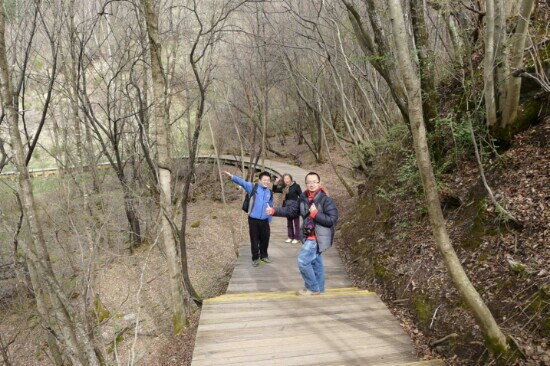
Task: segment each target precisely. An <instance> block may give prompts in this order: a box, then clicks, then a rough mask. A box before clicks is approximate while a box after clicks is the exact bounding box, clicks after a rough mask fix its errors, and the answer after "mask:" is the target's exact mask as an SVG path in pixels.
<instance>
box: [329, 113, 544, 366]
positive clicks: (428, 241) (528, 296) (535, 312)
mask: <svg viewBox="0 0 550 366" xmlns="http://www.w3.org/2000/svg"><path fill="white" fill-rule="evenodd" d="M549 146H550V120H549V119H547V120H546V122H544V123H541V124H539V125H537V126H534V127H532V128H531V129H530V130H528V131H525V132H524V133H522V134H520V135H518V136H516V138H515V139H514V142H513V145H512V147H511V148H510V149H509V150H507V151H506V152H505V153H504V155H503V156H501V157H500V159H495V158H493V160H492V161H490V162H489V161H487V162H485V164H484V165H485V168H486V171H487V173H486V174H487V180H488V182H489V185H490V186H491V187H492V189H493V191H494V193H495V196H496V198H497V200H498V201H499V202H500V204H501V205H502V206H503V207H505V208H506V209H507V210H508V211H509V212H510V213H511V214H512V215H514V216H515V217H516V218H517V219H519V220H520V221H521V222H522V223H523V225H524V226H523V228H522V229H514V228H513V227H510V226H511V225H508V224H506V223H504V222H503V218H502V216H501V215H499V214H498V213H497V212H495V208H494V206H493V204H492V203H491V202H490V201H489V199H488V198H487V194H486V190H485V188H484V187H483V185H482V182H481V180H480V175H479V169H478V165H477V162H476V161H475V160H474V161H465V162H463V163H462V164H461V166H459V167H457V168H456V169H455V170H454V171H453V172H452V174H451V175H449V176H448V177H449V178H446V179H444V180H443V181H442V182H441V187H440V195H441V197H442V201H443V204H444V207H443V209H444V214H445V217H446V219H447V228H448V230H449V234H450V237H451V240H452V241H453V245H454V247H455V250H456V251H457V254H458V256H459V258H460V260H461V263H462V265H463V266H464V268H465V270H466V272H467V274H468V276H469V278H470V279H471V280H472V282H473V284H474V286H475V287H476V289H477V290H478V291H479V292H480V294H481V296H482V298H483V299H484V301H485V302H486V304H487V305H488V306H489V308H490V310H491V312H492V313H493V315H494V317H495V319H496V321H497V323H498V324H499V325H500V326H501V327H502V330H503V331H504V332H505V333H506V334H507V335H510V336H512V337H513V338H514V340H515V342H516V343H517V344H518V345H519V347H520V349H521V352H522V353H523V355H522V356H521V357H520V358H518V359H517V361H516V364H518V365H529V366H535V365H550V346H549V340H550V305H549V304H550V154H549V153H548V152H549ZM391 171H393V172H398V171H399V167H396V166H395V165H394V164H392V163H389V162H382V164H376V163H374V164H373V166H372V171H371V172H369V174H368V178H367V180H366V181H365V182H364V183H363V185H362V186H361V187H360V190H361V191H362V195H361V197H360V199H359V200H358V202H357V203H356V204H354V205H341V207H343V210H342V218H343V220H342V221H341V223H342V226H341V234H342V236H341V237H340V238H341V239H340V246H339V249H340V254H341V255H342V256H343V258H344V261H345V262H346V264H347V266H348V268H349V272H350V274H351V276H352V279H353V281H354V283H355V284H356V285H358V286H360V287H366V288H369V289H371V290H375V291H376V292H378V293H379V294H380V295H381V296H382V298H383V300H384V301H385V302H386V304H387V305H388V306H389V307H390V308H391V309H392V311H393V313H394V315H395V316H396V317H397V318H398V319H400V321H401V323H402V326H403V327H404V329H405V330H406V331H407V332H408V333H409V334H410V335H411V337H412V338H413V340H414V342H415V344H416V347H417V352H418V355H419V357H421V358H431V357H438V358H443V359H445V361H446V363H447V364H449V365H478V364H492V365H500V364H503V361H502V360H490V359H489V358H488V355H487V353H486V351H485V348H484V346H483V339H482V337H481V334H480V330H479V327H478V326H477V325H476V324H475V321H474V319H473V317H472V316H471V314H470V313H469V311H468V310H467V308H466V306H465V305H464V303H463V302H462V300H461V298H460V297H459V295H458V293H457V290H456V288H455V287H454V285H453V284H452V282H451V281H450V278H449V276H448V274H447V271H446V269H445V266H444V264H443V262H442V259H441V256H440V255H439V253H438V252H437V250H436V248H435V242H434V239H433V235H432V232H431V227H430V224H429V220H428V218H427V214H426V212H425V210H424V209H423V207H424V204H423V198H422V195H421V194H418V192H417V193H416V194H415V193H414V192H411V190H410V189H403V187H402V185H401V184H400V180H399V177H396V175H395V173H393V174H392V173H391ZM420 193H421V192H420ZM450 198H453V199H450ZM457 199H458V200H457ZM365 228H367V229H365ZM447 336H448V337H447ZM444 337H447V338H444Z"/></svg>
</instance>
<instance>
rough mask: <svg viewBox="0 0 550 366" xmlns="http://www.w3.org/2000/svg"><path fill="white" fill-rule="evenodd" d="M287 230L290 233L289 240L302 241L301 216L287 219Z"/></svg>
mask: <svg viewBox="0 0 550 366" xmlns="http://www.w3.org/2000/svg"><path fill="white" fill-rule="evenodd" d="M286 228H287V231H288V238H289V239H296V240H300V216H296V217H295V218H293V219H289V218H287V219H286Z"/></svg>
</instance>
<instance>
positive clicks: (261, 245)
mask: <svg viewBox="0 0 550 366" xmlns="http://www.w3.org/2000/svg"><path fill="white" fill-rule="evenodd" d="M248 230H249V232H250V251H251V252H252V260H253V261H254V260H256V259H259V258H267V257H268V255H267V247H268V246H269V235H270V234H271V231H270V228H269V221H268V220H257V219H253V218H251V217H248Z"/></svg>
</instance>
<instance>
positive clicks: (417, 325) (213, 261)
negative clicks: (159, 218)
mask: <svg viewBox="0 0 550 366" xmlns="http://www.w3.org/2000/svg"><path fill="white" fill-rule="evenodd" d="M549 138H550V125H549V123H548V122H546V123H543V124H540V125H538V126H535V127H533V128H532V129H531V130H529V131H526V132H525V133H523V134H521V135H519V136H517V138H516V139H515V141H514V145H513V147H512V148H511V149H510V150H508V151H507V152H506V153H505V154H504V156H503V157H502V159H501V160H498V162H493V164H487V167H486V168H488V169H487V170H488V173H487V174H488V180H489V184H490V185H491V186H492V187H493V190H494V191H495V194H496V196H497V199H498V200H499V201H500V203H501V204H502V205H503V206H504V207H506V208H507V209H508V210H509V211H510V212H511V213H512V214H513V215H515V216H516V217H517V218H518V219H520V220H521V221H522V222H523V223H524V227H523V229H522V230H515V229H511V228H506V225H504V224H502V223H500V224H499V223H498V218H499V217H498V215H497V214H496V213H495V211H494V209H493V206H492V204H490V203H489V202H488V201H487V199H486V198H485V192H484V189H483V187H482V186H481V183H480V179H479V170H478V168H477V164H476V163H475V161H473V162H465V163H464V164H462V166H461V167H460V169H457V170H456V171H454V172H453V174H452V179H449V180H448V181H444V182H443V184H442V188H441V192H442V196H443V197H446V196H451V197H458V199H459V201H460V205H459V206H458V207H457V206H456V205H452V204H449V207H446V208H445V215H446V218H447V220H448V228H449V232H450V235H451V238H452V240H453V243H454V245H455V248H456V250H457V252H458V255H459V257H460V258H461V261H462V263H463V265H464V266H465V268H466V271H467V273H468V275H469V276H470V278H471V279H472V280H473V282H474V285H475V286H476V288H477V289H478V290H479V291H480V292H481V293H482V296H483V298H484V300H485V301H486V302H487V303H488V305H489V307H490V308H491V311H492V312H493V314H494V315H495V318H496V320H497V322H498V323H499V324H500V325H501V326H502V328H503V330H504V331H505V332H506V334H509V335H512V336H513V337H514V339H515V340H516V342H517V343H518V344H519V345H520V346H521V348H522V351H523V353H524V358H520V359H519V360H518V362H517V364H520V365H529V366H535V365H550V349H549V346H548V340H549V332H550V318H549V312H550V309H549V297H550V289H549V287H548V286H549V279H550V273H549V268H550V245H549V244H550V243H549V234H550V229H549V228H550V206H549V205H550V178H549V175H550V174H549V172H550V157H549V156H548V143H549V141H548V139H549ZM271 142H272V147H273V148H274V149H275V151H278V152H280V153H283V154H284V153H285V152H287V153H291V154H293V155H294V156H295V157H296V158H297V160H298V165H300V166H301V167H302V168H304V169H306V170H311V171H316V172H318V173H319V174H320V175H321V181H322V183H323V185H324V186H325V187H326V189H327V190H328V192H329V195H330V196H331V197H332V198H334V199H335V200H336V202H337V205H338V207H339V210H340V220H339V226H338V230H337V236H336V243H335V247H336V249H337V250H338V251H339V252H340V255H341V256H342V258H343V260H344V263H345V265H346V266H347V268H348V272H349V274H350V277H351V278H352V281H353V282H354V284H355V285H357V286H359V287H362V288H368V289H369V290H374V291H376V292H377V293H379V294H380V296H381V297H382V299H383V300H384V301H385V302H386V304H387V305H388V307H390V309H391V311H392V312H393V313H394V315H395V316H396V317H397V318H398V319H399V320H400V322H401V324H402V326H403V328H404V329H405V330H406V331H407V332H408V333H409V335H410V336H411V337H412V339H413V340H414V343H415V346H416V350H417V354H418V357H419V358H425V359H429V358H436V357H437V358H443V359H445V361H446V363H447V364H449V365H473V364H483V363H487V362H486V361H487V360H486V356H487V355H486V354H485V352H484V351H483V349H484V348H483V343H482V339H481V336H480V332H479V329H478V327H477V326H476V325H475V322H474V320H473V318H472V316H471V315H470V313H469V312H468V311H467V309H466V308H465V306H464V304H463V303H462V302H461V300H460V298H459V297H458V294H457V291H456V290H455V288H454V286H453V285H452V283H451V282H450V280H449V278H448V276H447V274H446V269H445V267H444V265H443V263H442V261H441V259H440V255H439V254H438V253H437V251H436V250H435V245H434V241H433V238H432V234H431V229H430V225H429V222H428V219H427V216H426V214H425V212H424V211H423V210H422V209H420V207H423V204H422V197H421V195H418V194H411V193H410V192H407V190H404V189H402V188H403V187H400V186H399V183H398V182H397V180H396V179H394V178H395V177H392V176H391V174H389V176H387V175H388V169H389V168H390V169H391V166H392V165H391V164H387V162H386V163H383V162H382V163H381V164H380V165H377V164H376V163H374V164H373V165H372V166H371V168H372V170H371V171H369V172H367V174H366V178H365V174H363V173H358V172H357V171H354V170H352V169H351V168H349V162H348V161H347V160H346V159H345V158H343V156H342V154H341V153H339V152H338V151H333V152H332V157H333V159H334V162H335V164H336V166H337V168H338V170H339V171H340V173H341V174H342V175H343V176H344V177H345V179H346V181H347V182H348V183H349V184H350V185H351V186H352V187H353V188H354V190H355V191H356V192H357V188H359V191H360V192H361V194H360V195H359V196H355V197H353V198H350V197H349V196H348V194H347V193H346V191H345V189H344V187H343V186H342V184H341V183H340V182H339V181H338V178H337V177H336V175H335V174H334V171H333V169H332V167H331V165H330V164H328V163H324V164H316V163H315V162H314V160H313V158H312V154H311V153H310V152H309V151H308V150H307V147H306V146H305V145H296V144H295V143H294V141H293V140H292V139H290V138H287V141H285V144H284V145H282V144H281V141H280V140H277V141H276V140H275V139H271ZM268 157H269V158H270V159H274V160H281V161H284V160H285V159H284V158H281V157H278V156H274V155H273V154H269V155H268ZM288 163H291V164H296V159H295V158H292V159H291V158H289V159H288ZM396 164H398V162H396ZM203 169H204V171H205V174H206V175H207V176H208V174H210V177H212V176H214V177H215V176H217V172H216V171H215V170H214V169H213V168H212V167H210V168H203ZM208 170H210V173H208ZM394 171H397V169H394ZM383 176H386V177H385V179H383ZM206 179H210V183H212V182H215V180H214V179H211V178H206ZM298 183H301V182H298ZM215 184H216V186H214V187H216V188H214V190H215V191H216V193H215V194H214V195H215V197H217V198H218V199H216V200H212V199H211V198H210V197H206V195H208V193H207V192H206V191H203V192H202V193H201V194H197V196H196V200H195V201H194V202H192V203H191V205H190V212H189V221H188V230H187V233H188V234H187V246H188V253H189V269H190V276H191V280H192V282H193V284H194V286H195V288H196V289H197V291H198V292H199V293H200V294H201V295H202V296H203V297H205V298H207V297H214V296H217V295H220V294H223V293H224V291H225V288H226V286H227V283H228V281H229V279H230V276H231V272H232V269H233V266H234V262H235V254H234V243H233V242H232V241H231V240H227V237H228V233H229V228H230V227H231V226H232V227H234V228H236V237H237V241H238V242H239V243H240V242H241V241H243V240H247V236H248V235H247V227H246V221H245V217H244V215H243V214H241V211H240V209H239V206H240V203H241V200H240V199H241V198H242V197H241V195H240V193H239V191H238V189H237V188H236V187H235V186H234V185H231V184H229V185H226V188H227V189H228V196H229V200H230V203H229V205H227V206H224V205H223V204H222V203H221V202H220V201H219V188H218V187H219V185H218V183H215ZM302 187H303V185H302ZM277 196H279V195H276V197H277ZM50 198H51V197H50ZM113 204H115V203H113ZM56 220H61V218H59V219H58V218H56V217H55V215H50V216H49V217H48V218H47V219H46V220H45V221H46V223H47V224H50V225H53V226H56V225H58V224H59V223H56ZM124 220H125V219H124V216H123V212H119V213H118V214H117V215H114V214H113V217H112V218H111V221H113V222H115V223H116V222H124ZM50 221H51V222H50ZM52 240H53V239H52ZM115 247H116V246H115ZM101 258H102V262H101V266H100V268H101V269H100V271H99V276H98V282H97V283H98V284H99V287H98V294H99V295H100V297H99V300H98V304H99V307H100V309H103V310H105V311H107V312H108V313H107V312H106V313H105V314H106V316H105V318H104V319H102V320H101V322H100V324H99V326H100V328H101V339H102V342H103V345H104V348H103V351H104V354H106V355H107V357H109V358H110V362H111V363H114V364H127V363H128V362H127V361H128V359H129V358H133V359H134V360H135V361H136V364H146V365H190V361H191V357H192V353H193V347H194V338H195V332H196V327H197V324H198V319H199V316H200V310H197V311H195V312H194V313H193V314H192V315H191V316H190V318H189V321H190V325H189V327H188V328H186V329H185V330H183V331H182V332H180V334H178V335H173V334H172V324H171V311H170V309H171V305H170V293H169V287H168V286H167V284H168V275H167V268H166V265H165V260H164V254H163V252H162V250H161V247H160V245H159V244H158V243H157V241H156V240H154V239H153V240H152V241H151V243H149V244H147V245H144V246H142V247H140V248H139V249H138V250H137V251H136V252H135V253H134V255H129V253H128V252H125V251H120V250H116V248H110V249H109V248H105V250H104V252H103V254H102V256H101ZM512 260H513V261H515V262H517V263H520V264H521V266H519V267H516V269H512V268H511V267H510V264H509V263H511V261H512ZM12 300H13V301H12V302H11V303H9V304H6V303H4V304H2V315H1V316H0V335H2V338H3V340H4V342H7V341H9V340H11V339H13V337H14V336H16V337H15V339H14V342H13V343H12V344H11V345H10V347H9V351H10V356H11V359H12V363H13V364H14V365H48V364H50V363H51V362H50V361H49V360H48V359H47V356H46V352H44V350H45V345H44V342H43V337H41V334H43V330H41V329H39V328H37V327H36V322H33V321H32V319H33V314H34V309H33V307H32V306H30V305H29V302H28V299H26V298H23V297H17V298H15V299H12ZM74 301H75V302H77V303H78V302H79V301H80V299H79V298H78V296H75V300H74ZM136 319H138V320H139V325H138V326H137V327H136V328H133V327H132V326H131V324H135V321H136ZM22 324H26V326H22ZM447 335H450V337H449V338H448V339H447V340H444V341H440V342H439V343H437V341H438V340H441V338H443V337H445V336H447ZM115 339H116V340H117V341H114V340H115ZM434 342H436V343H437V344H434ZM491 362H492V364H495V365H498V364H499V363H498V361H496V362H495V361H489V362H488V363H489V364H490V363H491Z"/></svg>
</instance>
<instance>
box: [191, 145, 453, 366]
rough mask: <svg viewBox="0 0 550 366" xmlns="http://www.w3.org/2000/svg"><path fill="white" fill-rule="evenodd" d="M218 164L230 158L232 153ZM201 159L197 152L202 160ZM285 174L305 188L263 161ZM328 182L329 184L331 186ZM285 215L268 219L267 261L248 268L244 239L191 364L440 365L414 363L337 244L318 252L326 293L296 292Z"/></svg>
mask: <svg viewBox="0 0 550 366" xmlns="http://www.w3.org/2000/svg"><path fill="white" fill-rule="evenodd" d="M222 158H223V160H224V163H233V164H235V161H234V158H233V157H231V156H223V157H222ZM202 159H204V160H207V159H208V158H207V157H201V160H202ZM265 165H266V167H267V168H269V170H270V171H271V172H274V173H277V174H278V175H281V174H282V173H290V174H292V176H293V177H294V179H295V180H296V181H297V182H298V183H300V185H301V186H302V188H303V189H305V186H304V184H303V182H304V178H305V175H306V174H307V172H306V171H305V170H303V169H300V168H298V167H295V166H291V165H287V164H284V163H280V162H275V161H268V160H266V161H265ZM329 188H330V187H329ZM285 239H286V220H285V219H284V218H274V219H273V222H272V224H271V240H270V243H269V257H270V258H271V259H272V260H273V263H271V264H263V263H262V264H261V265H260V266H259V267H252V265H251V262H252V260H251V254H250V243H249V242H248V240H244V242H243V243H242V244H241V247H240V256H239V259H238V261H237V264H236V266H235V269H234V271H233V276H232V278H231V280H230V282H229V287H228V289H227V293H226V294H225V295H222V296H219V297H216V298H212V299H207V300H205V301H204V305H203V308H202V312H201V318H200V322H199V327H198V330H197V337H196V341H195V350H194V353H193V361H192V365H193V366H200V365H209V366H210V365H285V366H286V365H300V366H301V365H443V363H442V362H441V361H426V362H415V361H416V360H417V359H416V358H415V356H414V352H413V346H412V342H411V340H410V338H409V336H408V335H407V334H406V333H405V332H404V331H403V329H402V328H401V327H400V325H399V322H398V321H397V320H396V319H395V318H394V317H393V316H392V314H391V313H390V311H389V310H388V309H387V308H386V306H385V305H384V303H383V302H382V301H381V300H380V299H379V297H378V296H377V295H376V294H375V293H373V292H369V291H364V290H359V289H357V288H353V287H351V283H350V281H349V279H348V277H347V274H346V271H345V269H344V266H343V265H342V261H341V260H340V257H339V256H338V253H337V251H336V249H335V248H331V249H329V250H328V251H327V252H325V253H324V254H323V260H324V265H325V279H326V289H327V290H326V293H325V294H322V295H319V296H313V297H299V296H296V295H295V291H296V290H297V289H299V288H303V287H304V284H303V281H302V278H301V276H300V272H299V271H298V266H297V264H296V256H297V253H298V251H299V248H300V245H299V244H289V243H285V242H284V240H285Z"/></svg>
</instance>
